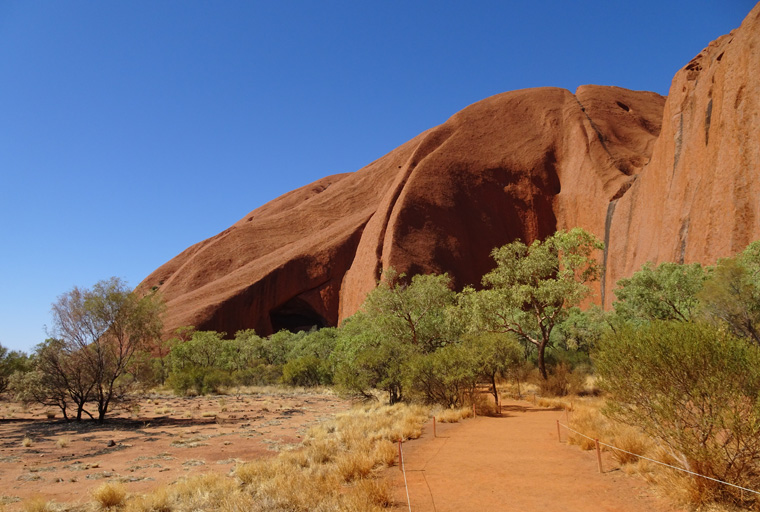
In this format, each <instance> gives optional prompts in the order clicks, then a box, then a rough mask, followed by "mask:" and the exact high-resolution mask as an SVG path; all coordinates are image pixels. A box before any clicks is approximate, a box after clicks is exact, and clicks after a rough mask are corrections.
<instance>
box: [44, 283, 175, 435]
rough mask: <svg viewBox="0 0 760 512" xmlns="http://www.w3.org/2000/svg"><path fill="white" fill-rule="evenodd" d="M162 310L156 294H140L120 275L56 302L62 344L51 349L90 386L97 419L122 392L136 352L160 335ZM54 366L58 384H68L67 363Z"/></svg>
mask: <svg viewBox="0 0 760 512" xmlns="http://www.w3.org/2000/svg"><path fill="white" fill-rule="evenodd" d="M163 309H164V304H163V301H162V300H161V299H160V298H159V297H158V296H157V295H155V294H150V295H146V296H144V297H139V296H137V295H135V294H134V293H132V292H131V290H130V289H129V288H128V287H127V285H126V283H125V282H123V281H122V280H120V279H118V278H111V279H109V280H105V281H99V282H98V283H96V284H95V285H94V286H93V287H92V289H80V288H77V287H75V288H73V289H72V290H71V291H69V292H67V293H65V294H63V295H61V296H60V297H59V298H58V300H57V301H56V302H55V303H54V304H53V307H52V312H53V334H54V335H55V338H56V339H57V340H58V341H59V342H60V343H58V344H56V345H55V346H53V345H51V346H50V347H47V348H46V350H50V351H53V352H57V354H52V353H51V354H50V358H51V361H52V360H56V359H58V360H60V361H65V362H67V364H72V365H74V367H75V368H76V370H77V372H76V373H77V375H81V379H82V389H85V388H87V387H89V386H90V385H91V387H90V390H89V392H88V395H87V397H86V398H82V399H83V400H84V401H85V402H86V401H88V400H93V401H95V403H96V405H97V410H98V416H97V419H98V421H100V422H102V421H103V420H104V419H105V416H106V414H107V412H108V409H109V407H110V406H111V403H112V401H113V400H114V399H115V398H116V397H117V395H118V394H119V393H120V391H121V389H120V386H119V379H120V377H122V376H123V375H124V374H125V373H126V372H127V371H128V368H129V366H130V363H131V362H132V358H133V357H134V355H135V353H136V352H137V351H138V350H139V349H141V348H143V347H144V346H145V345H146V344H147V342H148V341H149V340H152V339H155V338H157V337H158V336H160V333H161V327H162V324H161V319H160V316H161V313H162V312H163ZM49 368H50V369H51V371H52V372H55V373H57V376H56V385H61V386H69V384H67V382H68V377H67V375H66V374H67V373H69V372H71V369H70V368H67V365H57V364H51V365H50V366H49ZM59 368H60V369H59ZM69 391H70V393H69V394H71V389H69ZM88 414H89V413H88ZM78 416H79V415H78Z"/></svg>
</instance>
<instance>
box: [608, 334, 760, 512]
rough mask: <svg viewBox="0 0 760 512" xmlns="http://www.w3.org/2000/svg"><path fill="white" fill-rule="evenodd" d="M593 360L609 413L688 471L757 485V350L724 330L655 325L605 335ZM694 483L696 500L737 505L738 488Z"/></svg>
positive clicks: (759, 432) (759, 466) (759, 454)
mask: <svg viewBox="0 0 760 512" xmlns="http://www.w3.org/2000/svg"><path fill="white" fill-rule="evenodd" d="M594 359H595V364H596V368H597V372H598V374H599V376H600V378H601V380H600V383H601V386H602V387H603V389H605V390H606V391H607V392H608V393H609V402H608V407H607V409H606V413H607V414H608V415H610V416H611V417H613V418H615V419H619V420H622V421H624V422H626V423H629V424H631V425H636V426H639V427H641V428H642V429H643V430H644V431H645V432H646V433H647V434H648V435H650V436H652V437H653V438H655V439H656V440H657V441H659V442H661V443H663V444H664V445H666V446H667V447H668V448H669V451H670V452H672V454H673V455H674V456H676V458H677V459H678V460H679V461H680V462H681V464H683V466H684V467H685V468H686V469H689V470H692V471H695V472H697V473H699V474H701V475H705V476H709V477H712V478H717V479H719V480H724V481H728V482H731V483H735V484H737V485H742V486H745V487H749V488H754V489H757V488H760V398H759V397H760V351H759V349H758V348H757V347H756V346H753V345H750V343H749V342H747V341H745V340H743V339H739V338H736V337H735V336H733V335H732V334H730V333H729V332H728V331H727V330H725V329H717V328H714V327H710V326H706V325H701V324H694V323H676V322H654V323H652V324H650V325H647V326H644V327H642V328H639V329H634V328H631V327H625V328H622V329H619V330H618V331H617V332H616V333H610V334H609V335H608V336H606V337H605V339H604V340H603V342H602V343H601V348H600V350H599V351H598V352H597V353H596V354H595V358H594ZM694 485H695V488H696V490H697V491H698V493H699V494H700V499H705V497H707V498H709V499H712V498H715V499H723V500H730V501H734V502H737V503H738V502H740V501H741V500H742V498H741V497H740V495H739V491H738V490H735V489H733V488H731V487H727V486H722V485H719V484H717V483H715V482H711V481H709V480H706V479H701V478H696V479H695V480H694ZM745 498H746V496H745ZM743 505H747V503H746V502H743Z"/></svg>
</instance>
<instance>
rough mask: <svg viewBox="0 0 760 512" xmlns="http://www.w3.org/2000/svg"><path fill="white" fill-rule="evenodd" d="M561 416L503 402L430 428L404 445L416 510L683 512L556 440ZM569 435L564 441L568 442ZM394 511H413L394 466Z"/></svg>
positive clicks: (607, 461)
mask: <svg viewBox="0 0 760 512" xmlns="http://www.w3.org/2000/svg"><path fill="white" fill-rule="evenodd" d="M563 418H564V413H563V412H562V411H557V410H549V409H543V408H539V407H534V406H533V405H532V404H530V403H528V402H516V401H508V402H505V403H504V414H503V416H502V417H478V418H475V419H472V420H467V421H465V422H463V423H457V424H438V425H437V429H436V430H437V434H438V435H437V437H436V438H433V432H432V423H430V424H428V425H427V426H426V428H425V432H424V434H423V436H422V437H421V438H420V439H419V440H415V441H409V442H407V443H404V445H403V450H404V466H405V469H406V477H407V482H408V486H409V497H410V502H411V509H412V510H413V511H414V512H428V511H431V512H432V511H435V512H446V511H456V512H465V511H492V510H498V511H519V512H530V511H541V512H545V511H556V510H562V511H566V512H576V511H577V512H590V511H605V512H607V511H609V512H612V511H615V512H675V511H681V510H682V509H679V508H676V507H674V506H673V505H670V504H668V502H667V501H665V500H664V499H662V498H658V497H657V496H655V494H654V492H653V491H652V489H651V487H648V486H647V484H646V483H645V482H643V481H642V480H641V479H639V478H636V477H633V476H627V475H625V474H624V473H622V471H620V470H619V468H618V466H617V464H616V463H615V462H614V461H613V460H612V459H611V457H610V456H609V455H608V454H603V455H604V459H603V467H604V469H605V472H604V473H603V474H599V472H598V469H597V461H596V454H595V452H593V451H592V452H588V451H582V450H581V449H579V448H578V447H576V446H569V445H567V444H565V443H564V442H563V443H559V442H558V441H557V426H556V420H558V419H559V420H562V419H563ZM566 433H567V432H566V431H565V432H563V433H562V439H563V441H564V439H565V438H566ZM388 474H389V476H390V478H391V480H392V482H393V490H394V500H395V502H396V503H397V506H396V508H395V509H394V510H398V511H404V510H408V507H407V501H406V491H405V488H404V479H403V476H402V474H401V472H400V471H399V470H398V468H397V467H393V468H390V469H389V470H388Z"/></svg>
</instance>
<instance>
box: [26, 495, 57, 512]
mask: <svg viewBox="0 0 760 512" xmlns="http://www.w3.org/2000/svg"><path fill="white" fill-rule="evenodd" d="M21 510H23V511H24V512H51V511H52V510H53V506H52V504H51V503H50V502H49V501H48V500H46V499H45V498H43V497H42V496H36V497H34V498H31V499H28V500H26V501H24V503H23V504H22V505H21Z"/></svg>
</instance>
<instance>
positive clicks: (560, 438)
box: [557, 420, 562, 443]
mask: <svg viewBox="0 0 760 512" xmlns="http://www.w3.org/2000/svg"><path fill="white" fill-rule="evenodd" d="M557 442H558V443H561V442H562V436H560V435H559V420H557Z"/></svg>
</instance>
